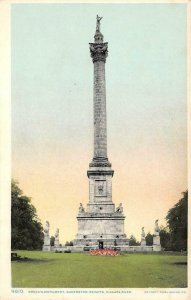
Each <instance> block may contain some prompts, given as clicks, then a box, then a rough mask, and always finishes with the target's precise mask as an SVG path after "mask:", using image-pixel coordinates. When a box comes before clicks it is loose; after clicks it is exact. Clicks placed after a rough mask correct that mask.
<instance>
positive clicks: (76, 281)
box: [12, 251, 187, 288]
mask: <svg viewBox="0 0 191 300" xmlns="http://www.w3.org/2000/svg"><path fill="white" fill-rule="evenodd" d="M17 253H18V254H19V255H22V256H27V257H29V258H32V259H34V260H32V261H28V262H24V261H21V262H12V286H13V287H23V288H24V287H26V288H29V287H31V288H32V287H33V288H64V287H65V288H77V287H78V288H107V287H108V288H109V287H116V288H119V287H123V288H125V287H126V288H144V287H147V288H148V287H165V288H173V287H179V288H180V287H186V286H187V266H186V262H187V257H186V256H180V255H175V254H171V255H161V254H124V255H122V256H117V257H102V256H90V255H88V254H86V253H45V252H40V251H17Z"/></svg>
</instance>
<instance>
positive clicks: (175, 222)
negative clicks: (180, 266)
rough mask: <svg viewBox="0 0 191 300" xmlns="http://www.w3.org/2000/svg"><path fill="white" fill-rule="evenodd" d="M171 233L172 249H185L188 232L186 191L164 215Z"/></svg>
mask: <svg viewBox="0 0 191 300" xmlns="http://www.w3.org/2000/svg"><path fill="white" fill-rule="evenodd" d="M166 220H167V224H168V227H169V231H170V235H171V245H172V249H173V250H177V251H180V250H187V234H188V230H187V228H188V191H185V192H183V193H182V198H181V199H180V200H179V201H178V203H177V204H175V205H174V207H173V208H171V209H170V210H169V211H168V214H167V216H166Z"/></svg>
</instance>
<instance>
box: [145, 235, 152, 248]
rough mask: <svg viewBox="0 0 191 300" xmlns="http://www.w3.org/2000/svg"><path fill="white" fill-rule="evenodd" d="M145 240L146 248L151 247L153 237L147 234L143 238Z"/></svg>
mask: <svg viewBox="0 0 191 300" xmlns="http://www.w3.org/2000/svg"><path fill="white" fill-rule="evenodd" d="M145 240H146V245H147V246H152V245H153V235H152V234H151V233H150V232H148V233H147V235H146V237H145Z"/></svg>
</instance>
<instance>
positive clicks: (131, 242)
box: [129, 235, 140, 246]
mask: <svg viewBox="0 0 191 300" xmlns="http://www.w3.org/2000/svg"><path fill="white" fill-rule="evenodd" d="M139 245H140V242H138V241H137V240H136V237H135V236H134V235H131V236H130V239H129V246H139Z"/></svg>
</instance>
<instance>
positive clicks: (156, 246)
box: [153, 235, 161, 251]
mask: <svg viewBox="0 0 191 300" xmlns="http://www.w3.org/2000/svg"><path fill="white" fill-rule="evenodd" d="M153 251H161V244H160V236H159V235H154V236H153Z"/></svg>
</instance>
